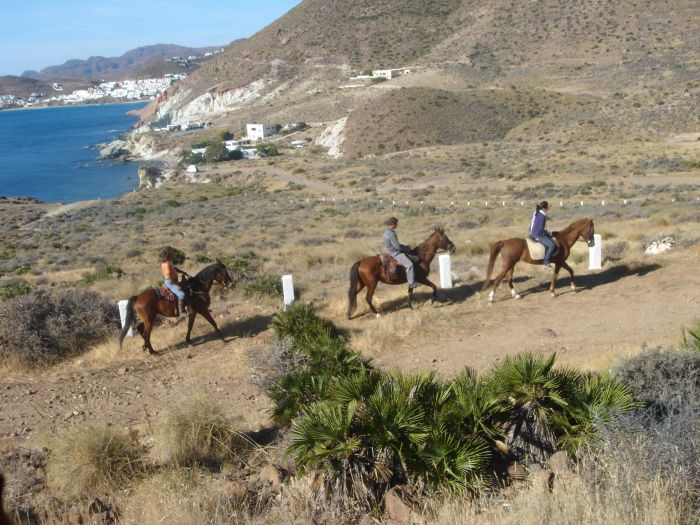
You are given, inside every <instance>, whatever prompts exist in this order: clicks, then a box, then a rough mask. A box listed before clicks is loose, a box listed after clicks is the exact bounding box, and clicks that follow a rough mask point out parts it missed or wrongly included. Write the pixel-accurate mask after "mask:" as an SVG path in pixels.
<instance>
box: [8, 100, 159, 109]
mask: <svg viewBox="0 0 700 525" xmlns="http://www.w3.org/2000/svg"><path fill="white" fill-rule="evenodd" d="M149 102H151V99H150V98H149V99H143V100H135V101H126V102H114V101H113V102H88V103H85V104H82V103H81V104H60V105H56V106H28V107H27V106H24V107H21V108H7V109H0V113H4V112H6V111H7V112H11V111H31V110H34V109H37V110H38V109H59V108H84V107H92V106H120V105H135V104H146V105H148V103H149ZM127 113H128V112H127Z"/></svg>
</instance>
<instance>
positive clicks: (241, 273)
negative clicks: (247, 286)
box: [219, 250, 261, 281]
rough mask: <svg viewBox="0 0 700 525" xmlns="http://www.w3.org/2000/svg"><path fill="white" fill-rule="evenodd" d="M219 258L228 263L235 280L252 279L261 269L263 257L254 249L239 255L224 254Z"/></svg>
mask: <svg viewBox="0 0 700 525" xmlns="http://www.w3.org/2000/svg"><path fill="white" fill-rule="evenodd" d="M219 260H220V261H221V262H222V263H224V264H225V265H226V267H227V268H228V269H229V272H230V273H231V277H232V278H233V280H234V281H239V280H241V279H251V278H253V277H254V276H255V274H257V273H258V270H259V269H260V263H261V259H260V257H259V256H258V254H256V253H255V252H254V251H250V250H249V251H244V252H242V253H239V254H237V255H222V256H221V257H219Z"/></svg>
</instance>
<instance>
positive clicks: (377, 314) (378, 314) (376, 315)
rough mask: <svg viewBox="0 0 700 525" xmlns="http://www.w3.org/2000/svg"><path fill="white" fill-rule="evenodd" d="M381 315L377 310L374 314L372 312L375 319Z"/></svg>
mask: <svg viewBox="0 0 700 525" xmlns="http://www.w3.org/2000/svg"><path fill="white" fill-rule="evenodd" d="M381 316H382V314H380V313H379V312H377V313H376V314H374V317H375V319H379V318H380V317H381Z"/></svg>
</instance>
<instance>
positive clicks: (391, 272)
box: [379, 253, 399, 281]
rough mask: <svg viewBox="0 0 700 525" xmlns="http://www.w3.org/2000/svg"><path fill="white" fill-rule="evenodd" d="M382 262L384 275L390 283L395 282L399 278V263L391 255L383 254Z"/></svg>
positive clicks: (381, 256)
mask: <svg viewBox="0 0 700 525" xmlns="http://www.w3.org/2000/svg"><path fill="white" fill-rule="evenodd" d="M379 258H380V259H381V261H382V267H383V268H384V275H386V278H387V279H389V280H390V281H395V280H396V279H397V278H398V275H397V269H398V267H399V263H398V262H397V261H396V259H394V258H393V257H392V256H391V255H389V254H387V253H383V254H381V255H380V256H379Z"/></svg>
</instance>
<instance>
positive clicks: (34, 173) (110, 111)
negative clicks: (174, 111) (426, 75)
mask: <svg viewBox="0 0 700 525" xmlns="http://www.w3.org/2000/svg"><path fill="white" fill-rule="evenodd" d="M145 104H146V103H144V102H138V103H125V104H101V105H91V106H61V107H53V108H37V109H23V110H9V111H0V195H2V196H6V197H9V196H12V197H20V196H21V197H34V198H36V199H39V200H42V201H47V202H64V203H71V202H75V201H81V200H88V199H108V198H111V197H117V196H119V195H121V194H123V193H125V192H127V191H130V190H132V189H134V188H136V187H138V182H139V181H138V166H139V165H138V163H133V162H122V161H119V160H102V159H100V158H99V149H98V148H97V147H96V145H97V144H101V143H106V142H111V141H112V140H115V139H117V138H119V136H120V135H122V134H124V133H126V132H128V131H129V130H130V129H131V127H132V126H133V125H134V124H135V123H136V122H137V120H138V119H137V117H134V116H133V115H128V114H127V112H128V111H131V110H136V109H140V108H142V107H144V106H145Z"/></svg>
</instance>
